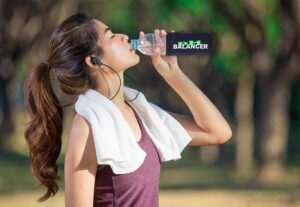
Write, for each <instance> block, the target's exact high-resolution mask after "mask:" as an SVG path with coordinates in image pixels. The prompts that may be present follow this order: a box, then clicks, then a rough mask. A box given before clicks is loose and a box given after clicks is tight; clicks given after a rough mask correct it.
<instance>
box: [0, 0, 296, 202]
mask: <svg viewBox="0 0 300 207" xmlns="http://www.w3.org/2000/svg"><path fill="white" fill-rule="evenodd" d="M0 11H1V12H0V84H1V87H0V104H1V113H0V136H1V137H0V148H1V149H0V206H2V207H6V206H9V207H14V206H22V207H27V206H30V207H38V206H64V192H63V189H64V186H63V161H64V152H65V147H66V146H65V140H66V133H67V131H68V127H69V125H70V119H71V118H72V116H73V115H74V110H73V106H72V107H67V108H65V110H64V112H65V119H64V125H65V126H64V136H63V147H62V152H61V156H60V158H59V160H58V164H59V166H60V167H59V174H60V175H61V177H62V181H61V182H60V183H59V187H60V190H59V192H58V193H57V195H56V196H55V197H53V198H50V199H49V200H47V201H46V202H43V203H38V202H37V199H38V197H40V196H41V195H42V194H43V193H44V192H45V189H44V188H38V182H37V180H36V179H35V178H34V177H33V176H32V174H31V171H30V160H29V156H28V149H27V146H26V142H25V138H24V134H23V133H24V129H25V123H26V122H27V121H28V117H27V116H26V114H25V113H24V106H23V83H24V79H25V77H26V75H27V74H28V71H29V70H31V69H32V68H33V67H34V66H36V65H37V64H38V63H40V62H42V61H44V60H45V59H46V58H47V50H48V48H47V46H48V40H49V37H50V35H51V32H52V31H53V30H54V28H55V27H56V26H57V25H58V24H59V23H60V22H62V21H63V20H64V19H65V18H66V17H68V16H70V15H71V14H73V13H75V12H77V11H81V12H86V13H88V14H90V15H92V16H94V17H96V18H97V19H99V20H100V21H102V22H104V23H105V24H107V25H109V26H110V27H111V28H112V31H113V32H115V33H125V34H127V35H128V36H129V37H130V38H137V37H138V34H139V31H144V32H145V33H147V32H153V31H154V29H165V30H166V31H167V32H169V31H171V30H175V31H190V32H208V33H210V34H211V36H212V51H211V54H210V55H208V56H181V57H179V65H180V67H181V69H182V70H183V71H184V73H185V74H186V75H187V76H188V77H189V78H190V79H191V80H192V81H193V82H194V83H195V84H196V85H197V86H198V87H199V88H200V89H201V90H202V91H203V92H204V93H205V94H206V95H207V96H208V97H209V99H210V100H211V101H212V102H213V103H214V104H215V105H216V107H217V108H218V109H219V110H220V112H221V113H222V114H223V116H224V117H225V118H226V120H227V121H228V122H229V124H230V126H231V128H232V131H233V137H232V139H231V140H230V141H229V142H227V143H225V144H224V145H220V146H206V147H187V148H186V149H185V150H184V152H183V154H182V159H180V160H178V161H170V162H166V163H163V165H162V172H161V184H160V206H162V207H182V206H184V207H194V206H197V207H201V206H206V207H235V206H236V207H244V206H245V207H250V206H255V207H260V206H263V207H265V206H272V207H277V206H278V207H291V206H295V207H296V206H300V199H299V198H300V167H299V163H300V68H299V66H300V12H299V11H300V1H299V0H281V1H279V0H230V1H225V0H151V1H150V0H86V1H84V0H82V1H79V0H64V1H57V0H54V1H52V0H51V1H50V0H1V1H0ZM139 55H140V57H141V62H140V63H139V65H137V66H135V67H133V68H132V69H129V70H128V71H127V72H126V73H127V74H128V75H130V76H131V77H132V78H133V79H134V80H135V82H134V81H132V80H131V79H128V78H127V77H126V76H125V84H126V85H129V86H130V87H133V88H136V89H138V90H141V91H142V92H143V93H144V94H145V95H146V97H147V99H148V100H150V101H151V102H154V103H156V104H157V105H159V106H161V107H162V108H164V109H166V110H169V111H173V112H176V113H182V114H187V115H191V114H190V111H189V110H188V108H187V106H186V105H185V104H184V102H183V101H182V100H181V99H180V97H179V96H178V95H177V94H176V93H175V92H174V91H173V90H172V89H171V88H170V87H169V86H168V84H167V83H166V82H165V81H164V80H163V78H161V77H160V76H159V74H158V73H157V72H156V71H155V69H154V68H153V66H152V64H151V59H150V57H149V56H144V55H142V54H141V53H139ZM53 87H54V88H55V87H56V85H55V81H54V82H53ZM57 94H58V95H59V94H60V92H59V90H58V89H57ZM59 96H60V98H61V100H62V102H64V101H66V100H67V99H63V97H65V96H64V95H63V94H60V95H59ZM216 127H218V126H217V125H216Z"/></svg>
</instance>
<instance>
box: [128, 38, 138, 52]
mask: <svg viewBox="0 0 300 207" xmlns="http://www.w3.org/2000/svg"><path fill="white" fill-rule="evenodd" d="M130 44H131V46H132V49H134V50H137V46H138V40H137V39H132V40H131V41H130Z"/></svg>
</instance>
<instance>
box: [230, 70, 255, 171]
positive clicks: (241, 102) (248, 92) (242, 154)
mask: <svg viewBox="0 0 300 207" xmlns="http://www.w3.org/2000/svg"><path fill="white" fill-rule="evenodd" d="M254 83H255V78H254V72H253V70H250V69H249V68H245V69H244V71H243V72H242V74H241V76H240V79H239V81H238V86H237V94H236V101H235V109H236V111H235V115H236V122H237V127H236V155H235V156H236V157H235V158H236V159H235V165H236V170H237V172H238V173H239V174H240V175H244V176H249V175H251V174H252V172H253V170H254V167H255V166H254V164H255V162H254V153H253V150H254V146H253V145H254V140H253V138H254V121H253V113H252V112H253V103H254V97H253V96H254V91H253V89H254Z"/></svg>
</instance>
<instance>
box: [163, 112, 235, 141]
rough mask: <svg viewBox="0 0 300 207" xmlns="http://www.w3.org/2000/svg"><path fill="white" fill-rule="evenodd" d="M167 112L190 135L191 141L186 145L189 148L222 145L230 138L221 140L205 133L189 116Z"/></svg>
mask: <svg viewBox="0 0 300 207" xmlns="http://www.w3.org/2000/svg"><path fill="white" fill-rule="evenodd" d="M167 112H168V113H169V114H170V115H171V116H172V117H173V118H175V119H176V120H177V121H178V122H179V123H180V124H181V125H182V127H183V128H184V129H185V130H186V131H187V133H188V134H189V135H190V137H191V138H192V141H191V142H189V144H188V145H190V146H203V145H215V144H222V143H224V142H226V141H227V140H228V139H229V138H230V136H229V138H222V137H218V136H216V135H214V134H213V133H209V132H206V131H205V130H203V129H202V128H200V127H199V126H198V125H197V124H196V122H195V120H194V118H193V117H191V116H186V115H182V114H176V113H173V112H169V111H167ZM224 137H226V136H224ZM227 137H228V136H227Z"/></svg>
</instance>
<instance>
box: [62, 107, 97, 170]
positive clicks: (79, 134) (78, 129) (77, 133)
mask: <svg viewBox="0 0 300 207" xmlns="http://www.w3.org/2000/svg"><path fill="white" fill-rule="evenodd" d="M67 139H68V140H67V149H66V159H71V160H73V161H75V162H78V163H77V164H78V165H79V164H80V165H84V166H86V165H96V164H97V162H96V152H95V145H94V140H93V135H92V129H91V126H90V124H89V122H88V121H87V120H86V119H85V118H84V117H83V116H81V115H80V114H78V113H76V114H75V116H74V117H73V120H72V124H71V127H70V129H69V132H68V137H67Z"/></svg>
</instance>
